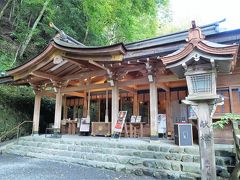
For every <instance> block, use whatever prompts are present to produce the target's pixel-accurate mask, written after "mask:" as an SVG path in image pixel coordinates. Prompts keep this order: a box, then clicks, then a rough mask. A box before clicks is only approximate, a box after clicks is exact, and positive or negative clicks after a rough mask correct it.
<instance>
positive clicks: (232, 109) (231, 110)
mask: <svg viewBox="0 0 240 180" xmlns="http://www.w3.org/2000/svg"><path fill="white" fill-rule="evenodd" d="M228 91H229V101H230V112H231V113H234V105H233V94H232V87H231V86H230V87H229V89H228Z"/></svg>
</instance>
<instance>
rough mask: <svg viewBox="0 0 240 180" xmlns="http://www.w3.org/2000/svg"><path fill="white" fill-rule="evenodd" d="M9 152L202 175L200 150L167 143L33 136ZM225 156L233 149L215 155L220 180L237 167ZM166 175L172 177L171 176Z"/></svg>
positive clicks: (21, 140) (21, 141) (231, 158)
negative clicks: (230, 169) (231, 168)
mask: <svg viewBox="0 0 240 180" xmlns="http://www.w3.org/2000/svg"><path fill="white" fill-rule="evenodd" d="M130 142H131V141H130ZM19 151H20V152H19ZM6 152H7V153H14V154H19V155H23V156H31V154H32V153H34V154H35V156H34V157H38V156H44V157H45V156H47V155H51V156H53V157H57V158H59V159H65V158H72V159H79V160H82V161H89V162H91V163H92V162H95V161H97V162H99V163H110V165H109V166H111V163H115V164H118V165H119V166H125V167H126V168H127V169H131V168H135V169H136V170H134V173H136V174H142V173H144V174H153V173H155V174H159V173H158V171H159V172H160V171H161V173H164V174H166V171H170V172H171V174H172V173H173V172H174V173H173V174H175V173H176V174H177V176H178V175H179V173H180V174H181V173H185V174H184V175H186V174H188V173H190V174H191V173H193V174H195V175H198V176H199V174H200V163H199V161H200V159H199V154H198V147H197V148H196V147H178V146H175V145H171V144H170V145H169V146H166V144H165V145H164V143H163V144H151V143H146V142H141V141H139V144H138V143H129V142H128V143H126V141H125V142H122V141H110V140H108V139H107V140H104V141H103V140H100V141H96V140H93V139H91V140H89V139H80V140H79V139H76V140H73V139H71V140H66V139H53V138H44V137H31V136H30V137H24V138H20V139H19V142H18V145H12V146H10V147H9V149H7V150H6ZM226 152H231V148H230V151H229V150H227V151H225V149H220V150H217V151H216V154H218V155H219V156H217V157H216V163H217V165H219V166H217V174H218V175H219V176H221V177H229V172H228V171H227V169H228V168H229V166H231V165H233V164H234V159H233V158H234V157H233V156H232V154H230V156H228V153H226ZM36 154H38V155H36ZM222 155H223V156H222ZM57 158H56V160H58V159H57ZM91 163H89V164H90V165H91ZM101 167H104V166H101ZM137 169H140V170H137ZM167 175H168V177H170V174H167ZM184 175H182V177H183V176H184ZM151 176H152V175H151ZM156 176H157V175H156ZM179 177H180V175H179ZM186 177H188V176H186ZM194 177H195V176H194ZM195 178H196V177H195ZM190 179H191V178H190Z"/></svg>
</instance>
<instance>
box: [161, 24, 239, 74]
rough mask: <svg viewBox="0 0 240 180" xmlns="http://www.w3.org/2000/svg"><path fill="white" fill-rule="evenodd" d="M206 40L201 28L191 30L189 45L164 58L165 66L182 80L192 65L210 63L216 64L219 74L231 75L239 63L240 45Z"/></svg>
mask: <svg viewBox="0 0 240 180" xmlns="http://www.w3.org/2000/svg"><path fill="white" fill-rule="evenodd" d="M204 39H205V36H204V35H203V34H202V32H201V29H200V28H198V27H193V28H191V29H190V30H189V35H188V38H187V44H186V45H185V46H184V47H183V48H181V49H179V50H177V51H175V52H173V53H171V54H168V55H166V56H164V57H162V58H161V60H162V62H163V64H164V65H165V66H166V67H167V68H168V69H170V70H171V71H172V72H173V73H174V74H176V75H177V76H178V77H181V78H182V77H184V72H185V70H184V68H185V69H186V67H187V66H189V65H191V64H192V65H193V64H206V63H207V62H208V64H210V65H211V63H216V69H217V71H218V72H222V73H229V72H230V71H231V70H233V68H234V66H235V64H236V61H237V55H238V49H239V45H237V44H233V45H224V44H218V43H213V42H209V41H206V40H204ZM200 57H201V59H200ZM199 59H200V60H201V61H200V60H199ZM210 61H211V62H210ZM212 61H213V62H212Z"/></svg>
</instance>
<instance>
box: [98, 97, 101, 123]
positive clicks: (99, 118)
mask: <svg viewBox="0 0 240 180" xmlns="http://www.w3.org/2000/svg"><path fill="white" fill-rule="evenodd" d="M100 121H101V99H100V98H99V99H98V122H100Z"/></svg>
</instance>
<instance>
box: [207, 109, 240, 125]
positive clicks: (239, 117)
mask: <svg viewBox="0 0 240 180" xmlns="http://www.w3.org/2000/svg"><path fill="white" fill-rule="evenodd" d="M235 120H240V115H239V114H232V113H226V114H224V115H223V116H222V117H221V119H220V120H219V121H216V122H214V123H212V125H213V128H224V127H225V126H226V125H227V124H229V123H230V122H231V121H235Z"/></svg>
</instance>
